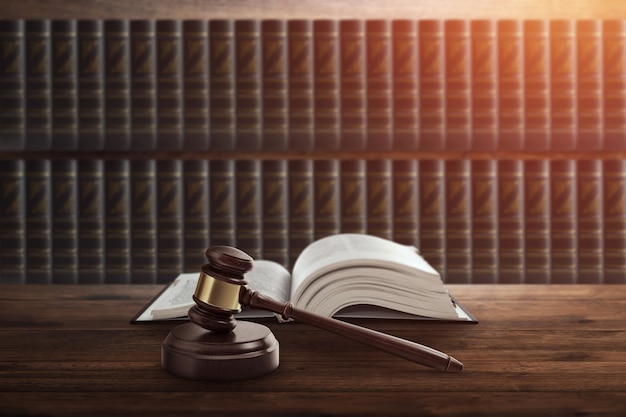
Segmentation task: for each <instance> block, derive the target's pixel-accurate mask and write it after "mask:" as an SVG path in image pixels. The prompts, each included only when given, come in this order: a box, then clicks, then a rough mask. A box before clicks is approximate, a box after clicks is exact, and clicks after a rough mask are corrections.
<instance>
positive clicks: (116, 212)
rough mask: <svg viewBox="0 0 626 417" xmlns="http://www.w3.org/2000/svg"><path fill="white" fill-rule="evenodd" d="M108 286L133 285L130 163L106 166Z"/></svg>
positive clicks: (107, 163) (111, 162)
mask: <svg viewBox="0 0 626 417" xmlns="http://www.w3.org/2000/svg"><path fill="white" fill-rule="evenodd" d="M104 164H105V165H104V181H105V184H104V193H105V194H104V195H105V201H104V210H105V214H104V216H105V217H104V242H105V271H106V274H105V283H106V284H129V283H130V282H131V261H130V260H131V217H130V214H131V209H130V203H131V198H130V162H129V161H128V160H125V159H111V160H107V161H105V163H104Z"/></svg>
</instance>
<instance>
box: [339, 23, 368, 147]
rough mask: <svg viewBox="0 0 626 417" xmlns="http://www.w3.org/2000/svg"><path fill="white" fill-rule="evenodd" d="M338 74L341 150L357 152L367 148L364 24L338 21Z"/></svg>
mask: <svg viewBox="0 0 626 417" xmlns="http://www.w3.org/2000/svg"><path fill="white" fill-rule="evenodd" d="M339 57H340V61H339V62H340V65H339V74H340V83H341V84H340V97H341V100H340V115H341V139H340V144H339V146H340V148H341V149H342V150H361V149H365V147H366V145H367V129H368V121H367V102H366V100H367V96H366V76H367V73H366V69H365V22H364V21H363V20H357V19H351V20H341V21H339Z"/></svg>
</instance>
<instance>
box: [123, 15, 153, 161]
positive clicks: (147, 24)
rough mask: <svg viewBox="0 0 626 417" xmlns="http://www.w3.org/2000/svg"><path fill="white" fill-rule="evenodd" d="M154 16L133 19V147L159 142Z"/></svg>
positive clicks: (131, 111) (131, 73) (147, 146)
mask: <svg viewBox="0 0 626 417" xmlns="http://www.w3.org/2000/svg"><path fill="white" fill-rule="evenodd" d="M155 26H156V25H155V22H154V21H153V20H147V19H137V20H131V21H130V28H129V29H130V106H131V107H130V116H131V134H132V136H131V149H132V150H154V149H156V146H157V132H158V127H157V68H156V66H157V56H156V54H157V51H156V42H157V41H156V27H155Z"/></svg>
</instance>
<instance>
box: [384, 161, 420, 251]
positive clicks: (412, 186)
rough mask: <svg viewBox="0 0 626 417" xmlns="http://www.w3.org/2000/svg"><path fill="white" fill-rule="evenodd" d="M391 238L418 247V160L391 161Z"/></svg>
mask: <svg viewBox="0 0 626 417" xmlns="http://www.w3.org/2000/svg"><path fill="white" fill-rule="evenodd" d="M391 169H392V171H391V173H392V209H393V216H392V222H393V225H392V229H393V240H394V241H395V242H398V243H402V244H404V245H413V246H415V247H417V248H419V244H420V221H419V219H420V217H421V214H420V187H419V184H420V177H419V162H418V161H416V160H413V159H398V160H394V161H393V162H392V167H391Z"/></svg>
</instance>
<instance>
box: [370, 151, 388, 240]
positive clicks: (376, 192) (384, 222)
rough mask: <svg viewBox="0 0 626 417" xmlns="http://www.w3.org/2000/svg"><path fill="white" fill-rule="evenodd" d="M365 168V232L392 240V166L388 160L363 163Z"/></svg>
mask: <svg viewBox="0 0 626 417" xmlns="http://www.w3.org/2000/svg"><path fill="white" fill-rule="evenodd" d="M365 164H366V165H365V168H366V171H367V173H366V176H367V178H366V183H367V184H366V186H367V187H366V195H367V198H366V201H365V207H366V210H367V212H366V222H367V228H366V232H367V233H368V234H370V235H374V236H379V237H382V238H385V239H390V240H391V239H393V224H392V216H393V212H392V202H393V190H392V177H391V172H392V165H391V161H390V160H388V159H383V160H370V161H366V162H365Z"/></svg>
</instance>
